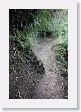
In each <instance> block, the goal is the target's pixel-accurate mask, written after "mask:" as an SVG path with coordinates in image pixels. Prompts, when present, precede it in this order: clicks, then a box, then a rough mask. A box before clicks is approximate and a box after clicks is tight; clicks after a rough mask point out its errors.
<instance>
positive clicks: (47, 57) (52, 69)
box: [33, 41, 62, 99]
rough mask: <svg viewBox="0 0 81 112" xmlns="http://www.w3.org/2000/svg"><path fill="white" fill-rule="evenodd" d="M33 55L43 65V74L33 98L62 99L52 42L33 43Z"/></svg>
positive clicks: (60, 81)
mask: <svg viewBox="0 0 81 112" xmlns="http://www.w3.org/2000/svg"><path fill="white" fill-rule="evenodd" d="M33 46H34V53H35V55H36V56H37V57H38V59H39V60H40V61H41V62H42V63H43V66H44V68H45V74H44V76H43V77H42V79H41V80H40V82H39V83H38V85H37V86H36V88H35V94H34V96H33V98H38V99H62V79H61V76H60V72H59V70H58V69H57V66H56V59H55V55H56V52H55V49H56V48H55V47H53V46H54V42H53V41H52V42H40V41H35V42H34V44H33Z"/></svg>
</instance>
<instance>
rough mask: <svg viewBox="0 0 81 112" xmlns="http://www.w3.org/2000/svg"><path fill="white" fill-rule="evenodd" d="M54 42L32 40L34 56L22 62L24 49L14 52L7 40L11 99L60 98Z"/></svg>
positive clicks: (13, 45)
mask: <svg viewBox="0 0 81 112" xmlns="http://www.w3.org/2000/svg"><path fill="white" fill-rule="evenodd" d="M57 43H58V42H57ZM57 43H55V42H54V41H48V42H46V41H44V40H43V41H40V40H34V41H33V42H32V44H33V50H32V51H33V53H34V54H33V59H32V60H30V61H29V62H28V63H27V64H25V63H24V62H23V61H22V60H21V59H22V56H23V55H24V54H25V51H22V52H17V51H16V49H17V45H16V43H14V42H10V51H9V53H10V59H9V64H10V70H9V72H10V73H9V98H10V99H62V98H63V80H62V77H61V75H60V71H59V70H58V68H57V65H56V58H55V56H56V49H57V47H56V46H57ZM17 44H18V43H17ZM20 51H21V50H20ZM34 55H35V56H34ZM37 58H38V60H39V61H37ZM26 60H27V59H26ZM39 62H41V63H39ZM41 64H42V65H41Z"/></svg>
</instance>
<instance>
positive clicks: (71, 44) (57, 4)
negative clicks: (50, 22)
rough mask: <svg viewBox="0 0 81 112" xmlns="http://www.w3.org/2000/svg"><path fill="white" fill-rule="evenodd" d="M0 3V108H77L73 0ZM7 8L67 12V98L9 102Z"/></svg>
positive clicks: (12, 100) (75, 37)
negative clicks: (65, 10) (61, 10)
mask: <svg viewBox="0 0 81 112" xmlns="http://www.w3.org/2000/svg"><path fill="white" fill-rule="evenodd" d="M0 2H1V3H0V11H1V12H0V14H2V16H0V27H1V28H0V29H1V32H0V45H1V46H0V53H1V54H0V68H1V70H0V74H1V75H0V85H1V88H2V91H1V93H0V103H1V107H2V108H77V3H76V0H59V1H58V0H13V1H12V0H6V1H5V0H1V1H0ZM9 9H68V99H9Z"/></svg>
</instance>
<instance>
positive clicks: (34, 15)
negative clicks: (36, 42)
mask: <svg viewBox="0 0 81 112" xmlns="http://www.w3.org/2000/svg"><path fill="white" fill-rule="evenodd" d="M9 22H10V23H9V41H10V74H12V71H13V69H14V71H15V72H16V73H18V72H19V71H20V72H22V69H21V68H22V64H24V65H26V64H29V63H30V64H31V66H33V67H34V69H35V70H36V72H37V73H39V74H44V72H45V71H44V67H43V64H42V63H41V62H40V61H39V60H38V59H37V58H36V56H35V55H34V54H33V52H32V49H33V48H32V47H33V46H32V39H36V38H41V37H42V38H43V39H44V41H46V40H49V38H51V40H54V39H57V38H58V40H59V45H58V48H57V56H56V59H57V65H58V67H59V69H60V71H61V74H62V76H63V77H64V78H65V79H66V80H67V79H68V39H67V37H68V11H67V10H63V9H54V10H53V9H50V10H47V9H44V10H41V9H23V10H22V9H10V10H9ZM12 50H13V53H12ZM15 59H16V62H17V63H15ZM11 60H13V62H12V61H11ZM18 60H19V61H18ZM25 68H26V67H25ZM25 68H24V69H25ZM35 83H36V82H35Z"/></svg>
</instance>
